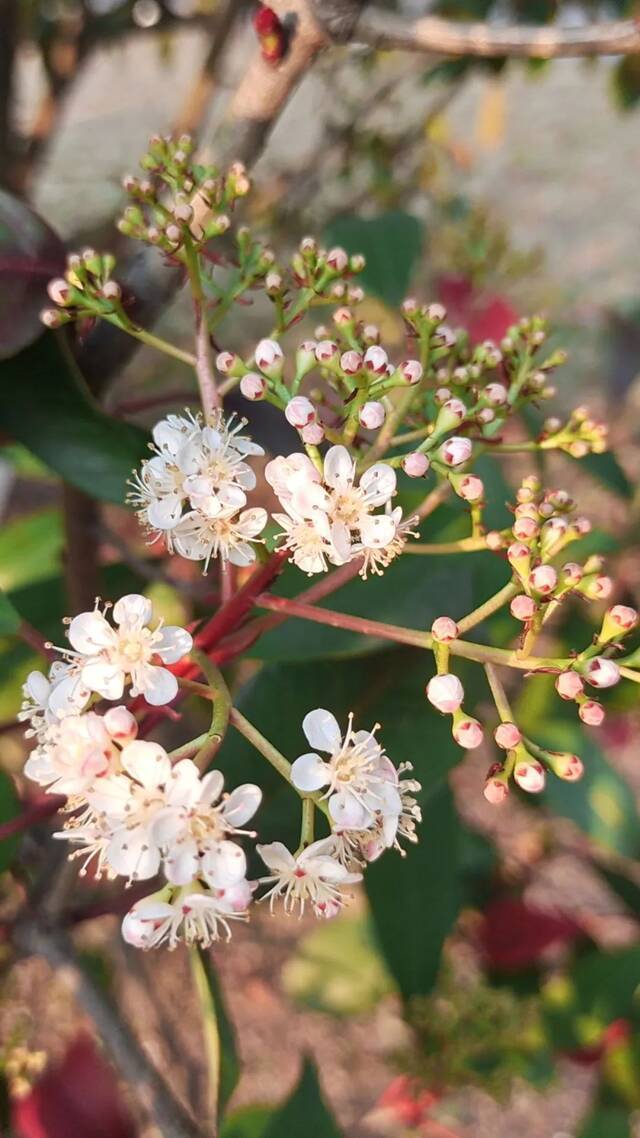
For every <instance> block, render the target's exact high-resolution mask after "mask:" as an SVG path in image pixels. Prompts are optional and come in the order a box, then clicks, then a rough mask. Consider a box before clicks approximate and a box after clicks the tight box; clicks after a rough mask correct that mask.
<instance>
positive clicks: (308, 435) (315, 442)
mask: <svg viewBox="0 0 640 1138" xmlns="http://www.w3.org/2000/svg"><path fill="white" fill-rule="evenodd" d="M300 434H301V436H302V441H303V442H304V443H307V444H308V445H309V446H313V447H317V446H320V443H321V442H322V440H323V439H324V428H323V426H322V424H321V423H307V426H306V427H303V428H302V431H301V432H300Z"/></svg>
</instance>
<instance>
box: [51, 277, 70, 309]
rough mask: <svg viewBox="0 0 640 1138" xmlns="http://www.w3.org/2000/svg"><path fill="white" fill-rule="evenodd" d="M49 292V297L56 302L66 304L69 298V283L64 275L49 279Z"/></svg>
mask: <svg viewBox="0 0 640 1138" xmlns="http://www.w3.org/2000/svg"><path fill="white" fill-rule="evenodd" d="M47 292H48V294H49V299H50V300H52V301H53V303H54V304H66V303H67V300H68V299H69V285H68V284H67V282H66V281H65V280H64V278H63V277H56V278H55V280H52V281H49V284H48V285H47Z"/></svg>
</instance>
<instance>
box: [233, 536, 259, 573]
mask: <svg viewBox="0 0 640 1138" xmlns="http://www.w3.org/2000/svg"><path fill="white" fill-rule="evenodd" d="M228 559H229V561H230V562H231V564H232V565H237V566H238V567H239V568H240V569H244V568H245V566H247V565H251V563H252V561H255V559H256V551H255V549H254V548H253V546H252V545H249V544H248V543H247V542H246V541H239V542H238V544H237V545H234V547H233V549H230V550H229V558H228Z"/></svg>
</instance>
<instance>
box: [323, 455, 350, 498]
mask: <svg viewBox="0 0 640 1138" xmlns="http://www.w3.org/2000/svg"><path fill="white" fill-rule="evenodd" d="M354 474H355V463H354V461H353V459H352V457H351V455H350V454H349V451H348V450H347V448H346V447H343V446H335V447H329V450H328V451H327V453H326V456H325V460H324V480H325V482H326V484H327V486H331V487H333V488H335V487H337V486H345V485H347V486H350V485H352V483H353V479H354Z"/></svg>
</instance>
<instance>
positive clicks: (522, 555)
mask: <svg viewBox="0 0 640 1138" xmlns="http://www.w3.org/2000/svg"><path fill="white" fill-rule="evenodd" d="M507 557H508V559H509V561H510V563H511V564H512V565H515V566H518V562H521V563H522V562H524V563H525V564H528V563H529V558H530V557H531V553H530V551H529V550H528V549H527V547H526V545H523V544H522V542H520V541H512V542H511V545H510V546H509V548H508V549H507Z"/></svg>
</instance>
